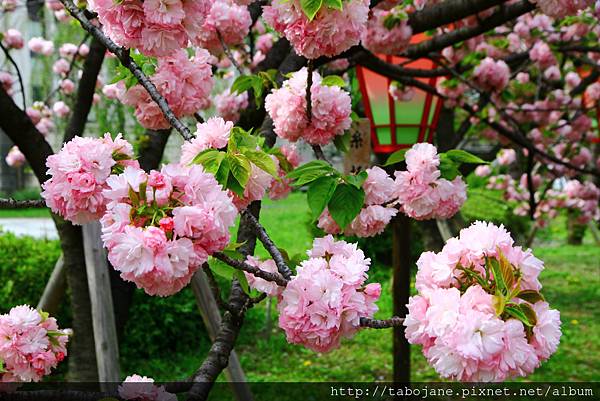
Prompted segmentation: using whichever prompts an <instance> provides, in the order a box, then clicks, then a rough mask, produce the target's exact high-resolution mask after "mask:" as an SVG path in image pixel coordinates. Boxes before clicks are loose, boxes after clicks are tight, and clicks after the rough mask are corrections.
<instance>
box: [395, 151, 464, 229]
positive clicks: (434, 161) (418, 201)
mask: <svg viewBox="0 0 600 401" xmlns="http://www.w3.org/2000/svg"><path fill="white" fill-rule="evenodd" d="M439 166H440V157H439V155H438V153H437V149H436V148H435V146H433V145H431V144H429V143H418V144H416V145H414V146H413V147H412V148H411V149H410V150H409V151H408V152H406V168H407V171H396V173H395V177H396V179H395V182H394V192H393V197H394V198H396V199H397V200H398V204H399V205H400V210H401V211H402V212H403V213H405V214H406V215H408V216H409V217H411V218H413V219H416V220H428V219H447V218H450V217H452V216H454V215H455V214H456V212H458V210H459V209H460V208H461V206H462V205H463V203H464V202H465V201H466V200H467V186H466V184H465V183H464V181H463V179H462V177H461V176H457V177H456V178H454V179H453V180H452V181H449V180H447V179H445V178H440V175H441V173H440V169H439Z"/></svg>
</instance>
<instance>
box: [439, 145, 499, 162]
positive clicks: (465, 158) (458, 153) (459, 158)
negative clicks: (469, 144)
mask: <svg viewBox="0 0 600 401" xmlns="http://www.w3.org/2000/svg"><path fill="white" fill-rule="evenodd" d="M446 155H448V158H449V159H450V160H452V161H454V162H457V163H468V164H489V163H488V162H486V161H485V160H483V159H481V158H479V157H477V156H475V155H474V154H472V153H469V152H467V151H464V150H461V149H452V150H449V151H448V152H446Z"/></svg>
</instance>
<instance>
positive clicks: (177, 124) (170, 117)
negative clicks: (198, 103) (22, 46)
mask: <svg viewBox="0 0 600 401" xmlns="http://www.w3.org/2000/svg"><path fill="white" fill-rule="evenodd" d="M60 1H61V3H62V4H63V5H64V6H65V8H66V9H67V10H68V11H69V13H70V14H71V15H72V16H73V17H74V18H75V19H76V20H77V21H79V23H80V24H81V26H82V27H83V29H85V30H86V31H88V32H89V33H90V34H91V35H92V36H93V37H94V38H96V39H97V40H98V41H100V43H102V44H103V45H104V46H105V47H106V48H107V49H108V51H110V52H111V53H113V54H114V55H115V56H117V58H118V59H119V61H120V62H121V64H123V66H124V67H126V68H127V69H128V70H129V71H131V73H132V74H133V76H134V77H135V78H136V79H137V80H138V82H139V83H140V85H142V86H143V87H144V89H146V91H147V92H148V94H149V95H150V97H151V98H152V100H154V102H155V103H156V104H157V105H158V107H159V108H160V111H161V112H162V113H163V114H164V116H165V118H166V119H167V121H168V122H169V124H171V126H172V127H173V128H175V129H176V130H177V132H179V133H180V134H181V136H182V137H183V139H185V140H190V139H192V138H193V134H192V132H191V131H190V129H189V128H188V127H186V126H185V125H184V124H183V123H182V122H181V120H179V119H178V118H177V116H175V113H173V110H171V108H170V107H169V104H168V103H167V101H166V100H165V98H164V97H163V96H162V95H161V94H160V93H159V92H158V89H156V86H155V85H154V83H152V81H151V80H150V78H148V76H147V75H146V74H144V72H143V71H142V69H141V67H140V66H139V65H137V63H136V62H135V61H134V60H133V59H132V58H131V56H130V54H129V49H125V48H122V47H119V46H118V45H117V44H116V43H115V42H113V41H112V40H111V39H110V38H108V37H107V36H106V35H105V34H104V33H103V32H102V30H101V29H100V28H98V27H97V26H95V25H94V24H93V23H92V22H91V21H90V20H89V19H88V17H87V16H86V14H85V12H84V11H83V10H81V9H80V8H78V7H77V6H76V5H75V4H74V3H73V1H71V0H60Z"/></svg>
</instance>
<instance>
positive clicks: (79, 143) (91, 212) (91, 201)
mask: <svg viewBox="0 0 600 401" xmlns="http://www.w3.org/2000/svg"><path fill="white" fill-rule="evenodd" d="M133 158H134V155H133V147H132V146H131V144H129V143H128V142H127V141H125V140H124V139H122V137H121V135H120V134H119V135H118V136H117V137H116V138H115V139H114V140H113V139H112V138H111V136H110V134H108V133H107V134H105V135H104V137H103V138H82V137H75V138H74V139H72V140H71V141H69V142H67V143H66V144H65V145H64V146H63V148H62V149H61V150H60V152H58V153H57V154H55V155H51V156H49V157H48V159H47V160H46V166H47V167H48V174H49V175H50V176H51V178H50V179H49V180H48V181H46V182H45V183H44V184H42V188H43V191H42V197H43V198H44V199H45V200H46V204H47V205H48V207H49V208H50V209H52V211H53V212H55V213H57V214H59V215H61V216H62V217H64V218H65V219H66V220H69V221H70V222H72V223H74V224H84V223H89V222H91V221H94V220H98V219H100V218H101V217H102V215H103V214H104V212H105V211H106V205H107V203H108V200H107V198H106V197H105V196H104V193H103V191H104V190H105V189H107V188H108V186H107V185H108V184H107V180H108V178H109V177H110V175H111V174H113V173H118V172H120V171H122V170H123V168H125V167H127V166H132V167H136V168H137V167H139V164H138V162H137V161H136V160H133Z"/></svg>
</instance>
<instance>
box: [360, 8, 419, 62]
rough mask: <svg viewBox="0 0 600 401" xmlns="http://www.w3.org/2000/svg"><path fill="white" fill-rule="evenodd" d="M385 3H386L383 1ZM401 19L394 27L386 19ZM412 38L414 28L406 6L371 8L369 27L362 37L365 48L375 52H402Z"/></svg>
mask: <svg viewBox="0 0 600 401" xmlns="http://www.w3.org/2000/svg"><path fill="white" fill-rule="evenodd" d="M381 4H385V3H381ZM388 18H393V19H395V20H399V22H397V23H394V25H393V27H391V28H387V27H386V24H385V22H386V19H388ZM411 38H412V28H411V27H410V26H409V25H408V14H407V13H406V11H405V10H404V7H402V6H397V7H394V8H392V9H391V10H385V9H381V8H380V7H379V6H378V7H376V8H374V9H373V10H371V16H370V18H369V21H368V23H367V29H366V30H365V31H364V34H363V37H362V44H363V46H364V47H365V48H367V49H369V50H370V51H372V52H374V53H380V54H391V55H396V54H400V53H401V52H402V51H404V50H405V49H406V47H407V46H408V44H409V42H410V39H411Z"/></svg>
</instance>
